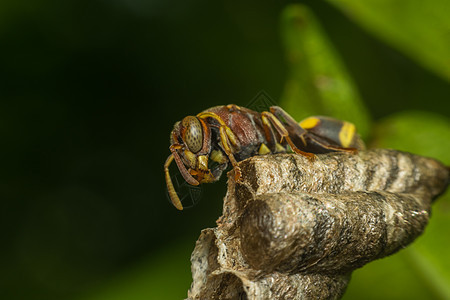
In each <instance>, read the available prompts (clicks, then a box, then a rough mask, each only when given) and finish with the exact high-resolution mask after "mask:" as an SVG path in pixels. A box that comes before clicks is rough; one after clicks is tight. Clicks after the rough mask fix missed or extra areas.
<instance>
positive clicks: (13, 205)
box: [0, 0, 450, 299]
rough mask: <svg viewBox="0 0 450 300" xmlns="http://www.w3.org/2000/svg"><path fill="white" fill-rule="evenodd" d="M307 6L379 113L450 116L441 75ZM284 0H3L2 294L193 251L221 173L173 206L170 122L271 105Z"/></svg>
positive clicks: (278, 82)
mask: <svg viewBox="0 0 450 300" xmlns="http://www.w3.org/2000/svg"><path fill="white" fill-rule="evenodd" d="M303 3H306V4H308V5H309V6H310V7H311V8H312V10H313V11H314V13H315V14H316V15H317V17H318V18H319V20H320V21H321V22H322V25H323V27H324V29H325V31H326V32H327V33H328V34H329V36H330V38H331V40H332V41H333V42H334V44H335V46H336V48H337V50H338V52H339V54H340V55H341V56H342V58H343V60H344V62H345V63H346V65H347V67H348V69H349V72H350V74H351V75H352V77H353V79H354V80H355V82H356V84H357V86H358V88H359V91H360V93H361V95H362V98H363V99H364V101H365V103H366V104H367V106H368V108H369V110H370V112H371V114H372V117H373V118H374V119H375V120H377V119H380V118H382V117H384V116H387V115H389V114H391V113H393V112H397V111H401V110H403V109H405V108H408V109H424V110H428V111H435V112H439V113H441V114H444V115H447V116H449V115H450V114H449V103H448V99H447V97H448V95H449V94H450V88H449V85H448V82H446V81H444V80H442V79H440V78H439V77H437V76H435V75H434V74H433V73H430V72H429V71H428V70H425V69H423V68H421V67H419V66H418V65H417V64H415V63H413V62H412V61H410V59H408V58H407V57H405V56H403V55H402V54H400V53H399V52H397V51H396V50H394V49H392V48H390V47H388V46H386V45H385V44H383V43H381V42H380V41H378V40H377V39H376V38H374V37H372V36H371V35H369V34H367V33H366V32H364V31H363V30H361V29H360V28H359V27H358V26H356V25H355V24H353V23H352V22H351V21H350V20H348V19H347V18H346V17H345V16H343V15H342V14H341V13H340V12H339V11H337V10H336V9H335V8H333V7H331V6H329V5H327V4H326V3H323V2H321V3H316V2H315V1H304V2H303ZM285 4H286V3H282V2H274V3H272V2H264V3H261V2H258V1H247V2H245V3H239V2H237V1H235V2H227V1H214V2H212V3H211V2H210V1H204V0H198V1H190V2H188V1H162V0H160V1H144V0H133V1H126V0H115V1H101V0H89V1H87V0H67V1H45V0H44V1H35V2H31V1H30V3H28V2H24V1H12V0H3V1H2V4H0V11H1V12H0V45H1V48H0V97H1V98H0V99H1V101H0V138H1V140H0V145H1V156H0V159H1V168H0V176H1V178H0V179H1V180H0V197H1V206H2V207H1V212H2V217H1V224H0V225H1V226H0V230H1V244H2V247H1V252H0V253H1V257H0V268H1V272H0V298H1V299H69V298H73V297H76V296H77V295H82V294H83V293H84V292H85V291H87V290H89V289H91V288H93V287H95V286H97V285H98V284H101V283H102V282H103V281H105V280H108V279H109V278H111V277H112V276H114V274H117V273H120V271H121V270H124V269H127V268H128V267H129V266H131V265H134V264H137V263H138V262H139V261H140V260H142V259H144V258H146V257H151V256H152V255H153V254H154V253H159V252H158V251H161V249H165V247H168V245H172V244H173V243H175V242H176V241H179V240H189V241H192V243H191V245H189V247H185V248H179V249H177V251H178V252H179V253H180V255H184V256H186V257H189V253H190V252H191V251H192V247H193V245H194V243H193V241H195V240H196V238H197V237H198V234H199V232H200V230H201V229H202V228H205V227H210V226H214V221H215V220H216V219H217V217H218V216H219V215H220V213H221V205H222V200H221V198H222V197H223V195H224V191H225V180H224V178H222V180H221V182H220V183H216V184H211V185H204V186H203V187H202V191H203V196H202V200H201V201H200V203H199V204H198V205H197V206H196V207H194V208H193V209H189V210H186V211H184V212H179V211H177V210H175V209H174V208H173V207H172V206H171V205H170V203H169V202H168V201H167V198H166V195H165V191H166V188H165V182H164V177H163V163H164V161H165V159H166V157H167V156H168V155H169V150H168V146H169V133H170V131H171V129H172V126H173V124H174V123H175V122H176V121H178V120H180V119H182V118H183V117H184V116H186V115H189V114H196V113H198V112H200V111H202V110H204V109H206V108H208V107H211V106H214V105H220V104H228V103H236V104H238V105H243V106H245V105H246V104H247V103H249V102H250V101H251V99H252V98H253V97H254V96H255V95H256V94H257V93H258V92H259V91H260V90H265V91H266V92H267V93H268V94H270V95H271V96H272V98H273V99H274V100H275V101H276V100H277V98H278V97H279V96H280V95H281V93H282V90H283V86H284V82H285V79H286V77H287V65H286V62H285V58H284V52H283V48H282V43H281V38H280V30H279V29H280V28H279V21H280V20H279V16H280V12H281V10H282V8H283V7H284V6H285ZM174 169H175V168H174ZM174 169H173V170H174ZM175 275H176V274H175ZM186 288H187V287H186Z"/></svg>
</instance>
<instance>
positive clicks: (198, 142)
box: [181, 116, 203, 153]
mask: <svg viewBox="0 0 450 300" xmlns="http://www.w3.org/2000/svg"><path fill="white" fill-rule="evenodd" d="M181 125H182V126H183V127H184V128H185V130H184V133H183V140H184V142H185V143H186V146H187V147H188V148H189V150H191V151H192V152H193V153H197V152H198V151H200V150H201V149H202V146H203V132H202V125H201V124H200V121H199V120H198V119H197V118H196V117H192V116H187V117H186V118H184V119H183V121H182V122H181Z"/></svg>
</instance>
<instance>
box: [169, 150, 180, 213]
mask: <svg viewBox="0 0 450 300" xmlns="http://www.w3.org/2000/svg"><path fill="white" fill-rule="evenodd" d="M172 161H173V154H170V155H169V157H168V158H167V159H166V162H165V164H164V174H165V175H166V184H167V190H168V192H169V196H170V201H172V204H173V206H175V207H176V208H177V209H178V210H183V205H182V204H181V201H180V198H178V195H177V192H176V191H175V188H174V187H173V183H172V179H170V173H169V166H170V164H171V163H172Z"/></svg>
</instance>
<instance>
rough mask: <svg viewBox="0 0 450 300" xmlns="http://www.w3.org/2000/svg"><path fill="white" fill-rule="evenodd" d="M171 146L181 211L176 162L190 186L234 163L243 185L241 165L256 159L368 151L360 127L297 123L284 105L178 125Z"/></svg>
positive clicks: (233, 110) (319, 120)
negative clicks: (271, 154) (242, 162)
mask: <svg viewBox="0 0 450 300" xmlns="http://www.w3.org/2000/svg"><path fill="white" fill-rule="evenodd" d="M170 144H171V145H170V147H169V149H170V152H171V154H170V155H169V157H168V158H167V160H166V162H165V164H164V173H165V179H166V184H167V189H168V192H169V196H170V199H171V202H172V204H173V205H174V206H175V207H176V208H177V209H179V210H182V209H183V205H182V203H181V201H180V199H179V197H178V195H177V193H176V191H175V188H174V186H173V184H172V180H171V178H170V173H169V166H170V164H171V163H172V161H173V160H175V163H176V164H177V167H178V169H179V170H180V173H181V175H182V176H183V178H184V180H186V182H187V183H188V184H190V185H199V184H200V183H207V182H214V181H217V180H218V179H219V178H220V176H221V174H222V172H223V171H224V170H225V169H226V168H227V167H228V165H229V164H231V166H232V167H233V169H234V175H235V180H236V181H238V180H239V178H240V176H241V171H240V169H239V166H238V162H239V161H241V160H244V159H246V158H249V157H251V156H254V155H264V154H269V153H286V152H290V151H293V152H295V153H298V154H300V155H303V156H306V157H308V158H310V159H311V160H314V159H315V154H319V153H327V152H333V151H346V152H351V153H355V152H357V151H358V150H362V149H364V147H365V146H364V143H363V141H362V140H361V139H360V137H359V135H358V134H357V133H356V129H355V126H354V125H353V124H352V123H349V122H346V121H341V120H336V119H333V118H329V117H321V116H315V117H309V118H307V119H305V120H303V121H301V122H300V123H297V122H296V121H295V120H294V119H293V118H292V117H291V116H290V115H289V114H288V113H287V112H285V111H284V110H283V109H282V108H280V107H278V106H272V107H270V112H269V111H264V112H262V113H259V112H256V111H253V110H250V109H247V108H244V107H239V106H237V105H234V104H230V105H225V106H216V107H213V108H209V109H207V110H205V111H203V112H201V113H199V114H198V115H196V116H187V117H185V118H184V119H183V120H182V121H181V122H177V123H175V125H174V128H173V130H172V132H171V134H170ZM213 163H214V166H213Z"/></svg>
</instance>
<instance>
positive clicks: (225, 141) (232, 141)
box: [197, 112, 241, 181]
mask: <svg viewBox="0 0 450 300" xmlns="http://www.w3.org/2000/svg"><path fill="white" fill-rule="evenodd" d="M197 117H198V118H201V119H206V118H213V119H215V120H216V121H217V122H219V124H220V127H219V131H220V141H221V142H222V146H223V150H224V151H225V154H226V155H227V156H228V159H229V160H230V162H231V165H232V166H233V169H234V178H235V181H239V179H240V178H241V169H240V168H239V166H238V163H237V161H236V159H235V158H234V155H233V149H232V148H231V147H232V146H234V147H238V142H237V139H236V136H235V135H234V133H233V131H231V129H230V127H228V126H227V125H226V124H225V122H224V121H223V120H222V119H221V118H220V117H219V116H218V115H217V114H215V113H213V112H202V113H199V114H198V115H197Z"/></svg>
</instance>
